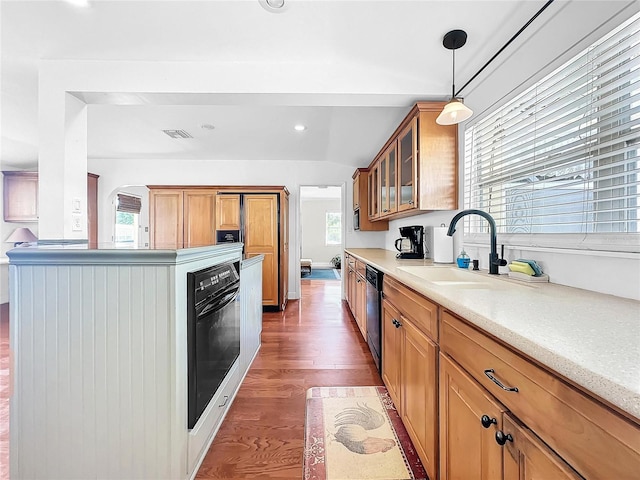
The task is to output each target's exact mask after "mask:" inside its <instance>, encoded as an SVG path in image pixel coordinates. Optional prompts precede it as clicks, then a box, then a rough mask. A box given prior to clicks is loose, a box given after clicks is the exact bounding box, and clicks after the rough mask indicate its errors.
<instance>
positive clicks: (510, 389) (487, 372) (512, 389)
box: [484, 368, 518, 392]
mask: <svg viewBox="0 0 640 480" xmlns="http://www.w3.org/2000/svg"><path fill="white" fill-rule="evenodd" d="M494 373H495V371H494V370H493V368H489V369H487V370H485V371H484V374H485V375H486V376H487V377H489V380H491V381H492V382H493V383H495V384H496V385H498V386H499V387H500V388H501V389H503V390H506V391H507V392H517V391H518V387H507V386H505V385H504V383H502V382H501V381H500V380H498V379H497V378H496V377H494V376H493V374H494Z"/></svg>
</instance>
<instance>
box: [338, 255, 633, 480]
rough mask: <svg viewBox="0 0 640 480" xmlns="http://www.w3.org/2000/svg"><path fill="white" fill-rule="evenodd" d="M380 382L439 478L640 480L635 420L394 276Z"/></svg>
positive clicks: (385, 306) (387, 283)
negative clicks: (639, 479)
mask: <svg viewBox="0 0 640 480" xmlns="http://www.w3.org/2000/svg"><path fill="white" fill-rule="evenodd" d="M347 257H350V255H349V254H347ZM356 260H357V259H355V258H353V262H354V263H353V264H354V265H355V261H356ZM349 261H351V259H350V260H349ZM365 261H366V259H365ZM372 263H373V262H372ZM374 266H376V265H375V264H374ZM354 274H355V270H354ZM352 301H353V298H352ZM491 377H493V379H492V378H491ZM382 380H383V382H384V384H385V385H386V387H387V390H388V391H389V395H390V396H391V399H392V400H393V402H394V404H395V405H396V408H397V409H398V412H399V414H400V417H401V419H402V422H403V424H404V426H405V427H406V429H407V432H408V433H409V436H410V437H411V440H412V441H413V444H414V446H415V448H416V451H417V453H418V455H419V456H420V459H421V460H422V463H423V464H424V466H425V469H426V470H427V474H428V475H429V478H430V479H432V480H435V479H438V478H439V479H441V480H502V479H506V480H578V479H581V478H587V479H606V480H608V479H612V480H613V479H615V480H622V479H625V480H631V479H634V480H637V479H638V478H640V477H639V476H638V472H640V423H639V422H638V420H637V419H635V418H632V417H629V416H625V415H623V414H621V413H619V412H617V411H614V410H613V409H612V408H611V407H610V406H608V405H606V404H604V403H603V402H602V401H601V400H599V399H597V398H595V396H594V395H592V394H590V393H589V392H588V391H586V390H584V389H582V388H580V387H578V386H576V385H574V384H570V383H569V382H568V381H566V380H565V379H563V378H562V377H561V376H559V375H558V374H557V373H555V372H554V371H552V370H551V369H549V368H547V367H545V366H543V365H540V364H539V363H538V362H536V361H534V360H532V359H531V358H529V357H527V356H525V355H523V354H522V353H520V352H519V351H517V350H515V349H514V348H513V347H511V346H509V345H508V344H506V343H505V342H503V341H501V340H498V339H496V338H495V337H493V336H491V335H490V334H488V333H486V332H485V331H484V330H482V329H480V328H479V327H477V326H476V325H474V324H473V323H472V322H469V321H466V320H465V319H463V318H459V317H457V316H455V315H454V314H452V313H451V312H450V311H448V310H447V309H445V308H443V307H442V306H439V305H437V304H436V303H434V302H433V301H431V300H430V299H428V298H426V297H425V296H424V295H422V294H420V293H418V292H416V291H415V290H412V289H411V288H409V287H407V286H406V285H404V284H403V283H401V282H400V281H398V280H396V279H395V278H394V277H393V276H391V275H385V276H384V282H383V301H382ZM516 387H517V388H516Z"/></svg>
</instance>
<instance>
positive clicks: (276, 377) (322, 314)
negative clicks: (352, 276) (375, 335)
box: [196, 280, 382, 479]
mask: <svg viewBox="0 0 640 480" xmlns="http://www.w3.org/2000/svg"><path fill="white" fill-rule="evenodd" d="M301 294H302V295H301V299H300V300H297V301H289V303H288V305H287V308H286V310H285V311H284V312H277V313H265V314H264V316H263V331H262V347H261V348H260V351H259V352H258V356H257V357H256V359H255V361H254V363H253V365H252V366H251V369H250V370H249V372H248V374H247V377H246V379H245V381H244V382H243V384H242V386H241V387H240V390H239V391H238V395H237V397H236V399H235V401H234V402H233V404H232V405H231V408H230V409H229V413H228V414H227V417H226V418H225V420H224V422H223V423H222V426H221V427H220V430H219V431H218V434H217V435H216V438H215V439H214V441H213V443H212V445H211V448H210V449H209V452H208V453H207V455H206V457H205V459H204V461H203V462H202V465H201V467H200V470H199V472H198V475H197V477H196V478H197V479H211V478H224V479H247V478H256V477H261V478H280V479H300V478H302V453H303V445H304V437H303V433H304V411H305V395H306V391H307V389H308V388H310V387H314V386H338V385H382V380H381V379H380V376H379V374H378V371H377V370H376V368H375V364H374V363H373V360H372V358H371V354H370V352H369V348H368V346H367V344H366V343H365V341H364V339H363V338H362V335H361V334H360V331H359V330H358V327H357V326H356V324H355V321H354V320H353V317H352V316H351V314H350V313H349V310H348V307H347V305H346V303H344V302H342V301H341V300H340V296H341V282H325V281H322V280H302V292H301Z"/></svg>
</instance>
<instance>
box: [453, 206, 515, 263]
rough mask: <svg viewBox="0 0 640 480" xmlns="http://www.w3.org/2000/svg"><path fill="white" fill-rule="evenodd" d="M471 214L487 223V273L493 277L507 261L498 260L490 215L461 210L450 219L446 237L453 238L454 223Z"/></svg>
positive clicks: (494, 228)
mask: <svg viewBox="0 0 640 480" xmlns="http://www.w3.org/2000/svg"><path fill="white" fill-rule="evenodd" d="M472 213H475V214H476V215H480V216H481V217H484V218H486V219H487V221H488V222H489V227H490V233H491V252H490V253H489V273H491V274H493V275H498V274H499V272H498V267H503V266H505V265H506V264H507V261H506V260H505V259H504V258H498V245H497V244H498V241H497V240H496V222H495V220H494V219H493V217H492V216H491V215H489V214H488V213H487V212H483V211H482V210H474V209H471V210H462V211H461V212H459V213H458V214H457V215H456V216H455V217H453V218H452V219H451V224H450V225H449V231H448V232H447V235H449V236H450V237H451V236H453V234H454V233H455V231H456V223H458V220H460V219H461V218H462V217H464V216H465V215H471V214H472ZM502 256H503V257H504V251H503V253H502Z"/></svg>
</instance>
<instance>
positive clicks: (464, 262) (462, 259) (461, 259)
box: [457, 249, 471, 268]
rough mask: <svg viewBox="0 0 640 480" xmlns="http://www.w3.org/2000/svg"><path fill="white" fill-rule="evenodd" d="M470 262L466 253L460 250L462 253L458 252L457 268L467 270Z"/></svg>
mask: <svg viewBox="0 0 640 480" xmlns="http://www.w3.org/2000/svg"><path fill="white" fill-rule="evenodd" d="M470 261H471V259H470V258H469V255H467V252H465V251H464V249H462V251H461V252H460V255H458V259H457V262H458V267H459V268H469V262H470Z"/></svg>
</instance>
